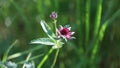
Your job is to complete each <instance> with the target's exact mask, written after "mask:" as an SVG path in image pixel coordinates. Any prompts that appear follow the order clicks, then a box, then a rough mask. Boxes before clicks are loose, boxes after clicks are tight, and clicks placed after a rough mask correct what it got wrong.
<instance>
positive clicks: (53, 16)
mask: <svg viewBox="0 0 120 68" xmlns="http://www.w3.org/2000/svg"><path fill="white" fill-rule="evenodd" d="M57 17H58V15H57V13H56V12H52V13H51V14H50V18H53V19H56V18H57Z"/></svg>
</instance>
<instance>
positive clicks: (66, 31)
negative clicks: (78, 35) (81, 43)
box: [58, 26, 75, 40]
mask: <svg viewBox="0 0 120 68" xmlns="http://www.w3.org/2000/svg"><path fill="white" fill-rule="evenodd" d="M70 30H71V27H62V26H61V27H60V29H59V30H58V34H59V36H60V37H63V38H64V39H65V40H66V39H74V38H75V37H72V35H73V34H74V33H75V32H71V31H70Z"/></svg>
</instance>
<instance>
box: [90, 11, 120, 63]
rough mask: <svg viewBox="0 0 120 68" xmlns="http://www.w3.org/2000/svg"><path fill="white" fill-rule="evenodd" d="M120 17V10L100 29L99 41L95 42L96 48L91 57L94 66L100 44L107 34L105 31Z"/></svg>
mask: <svg viewBox="0 0 120 68" xmlns="http://www.w3.org/2000/svg"><path fill="white" fill-rule="evenodd" d="M118 16H120V9H119V10H118V11H116V12H115V14H113V16H112V17H111V18H110V19H108V20H106V21H105V22H104V24H103V25H102V26H101V28H100V31H99V35H98V39H97V40H96V41H95V46H94V48H93V51H92V57H91V63H92V64H94V60H95V57H96V54H97V52H98V48H99V46H98V45H99V43H100V42H101V41H102V40H103V37H104V33H105V30H106V28H107V26H108V25H109V24H111V23H112V22H113V21H114V20H115V18H116V17H118Z"/></svg>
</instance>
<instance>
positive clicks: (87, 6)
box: [85, 0, 91, 46]
mask: <svg viewBox="0 0 120 68" xmlns="http://www.w3.org/2000/svg"><path fill="white" fill-rule="evenodd" d="M90 5H91V0H87V1H86V17H85V18H86V20H85V21H86V22H85V31H86V32H85V34H86V35H85V46H87V45H88V41H89V31H90V30H89V29H90Z"/></svg>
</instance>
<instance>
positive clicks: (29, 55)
mask: <svg viewBox="0 0 120 68" xmlns="http://www.w3.org/2000/svg"><path fill="white" fill-rule="evenodd" d="M31 55H32V53H31V52H30V53H29V54H28V56H27V58H26V60H25V61H26V62H28V60H29V59H30V57H31ZM22 68H25V64H23V67H22Z"/></svg>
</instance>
